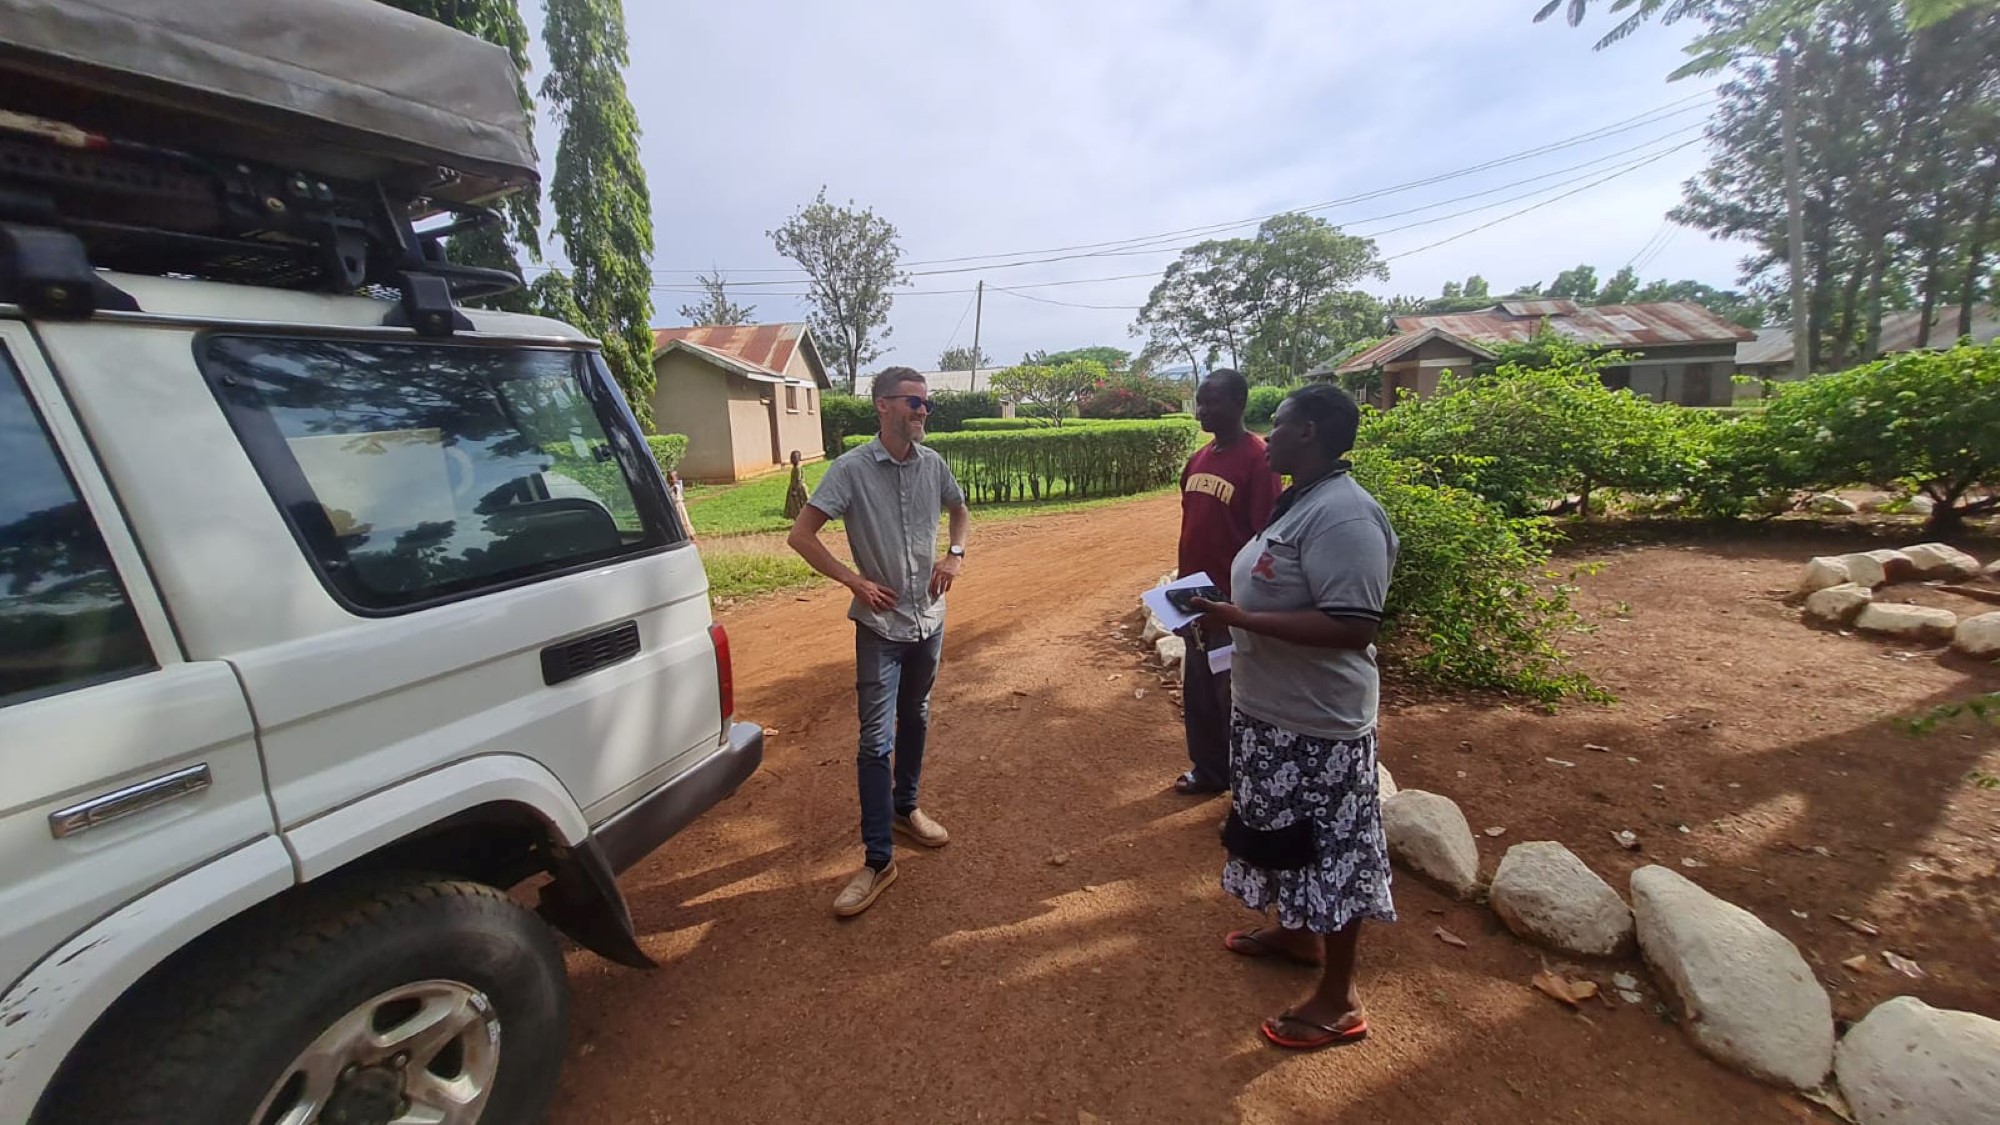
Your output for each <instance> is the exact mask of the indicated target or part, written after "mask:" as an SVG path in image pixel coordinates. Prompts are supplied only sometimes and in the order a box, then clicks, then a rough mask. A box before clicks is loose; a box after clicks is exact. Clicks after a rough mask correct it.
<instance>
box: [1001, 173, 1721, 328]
mask: <svg viewBox="0 0 2000 1125" xmlns="http://www.w3.org/2000/svg"><path fill="white" fill-rule="evenodd" d="M1698 143H1700V142H1699V141H1698V140H1694V141H1687V142H1684V143H1682V144H1678V145H1675V146H1673V147H1672V148H1669V149H1666V150H1664V151H1661V152H1657V153H1653V154H1650V155H1648V156H1646V157H1643V158H1641V159H1638V160H1634V161H1631V162H1629V163H1627V164H1626V165H1625V166H1624V167H1621V168H1618V169H1617V170H1615V171H1613V172H1612V173H1611V174H1610V175H1607V176H1602V177H1599V178H1598V179H1595V180H1592V181H1591V182H1589V183H1587V184H1583V185H1581V186H1579V187H1575V188H1570V189H1569V190H1567V191H1564V192H1561V193H1560V194H1558V195H1553V196H1550V197H1549V198H1547V199H1544V200H1541V201H1539V202H1537V203H1534V204H1532V205H1531V206H1528V207H1523V208H1521V209H1520V210H1518V211H1514V212H1510V213H1509V214H1506V215H1502V216H1500V217H1499V218H1497V219H1494V220H1492V221H1490V222H1485V223H1481V224H1479V225H1478V226H1475V227H1472V228H1470V229H1468V230H1463V231H1460V232H1458V233H1457V234H1454V235H1450V236H1449V237H1446V238H1441V239H1439V240H1438V241H1436V242H1432V243H1429V244H1427V245H1424V246H1419V247H1417V248H1416V249H1414V250H1404V251H1401V252H1400V253H1396V254H1390V255H1387V256H1386V257H1384V258H1383V259H1382V260H1383V261H1384V262H1391V261H1395V260H1396V259H1398V258H1407V257H1409V256H1411V255H1413V254H1421V253H1423V252H1424V251H1426V250H1430V249H1434V248H1436V247H1439V246H1443V245H1444V244H1445V243H1448V242H1455V241H1457V240H1458V239H1461V238H1465V237H1467V236H1468V235H1472V234H1477V233H1478V232H1480V231H1482V230H1486V229H1487V228H1489V227H1494V226H1498V225H1499V224H1501V223H1504V222H1506V221H1508V220H1509V219H1515V218H1519V217H1520V216H1522V215H1525V214H1527V213H1528V212H1530V211H1535V210H1538V209H1540V208H1542V207H1546V206H1548V205H1549V204H1551V203H1556V202H1560V201H1561V200H1564V199H1567V198H1569V197H1570V196H1573V195H1577V194H1579V193H1582V192H1585V191H1588V190H1590V189H1591V188H1594V187H1597V186H1599V185H1601V184H1605V183H1609V182H1610V181H1612V180H1615V179H1617V178H1618V177H1620V176H1623V175H1626V174H1628V173H1631V172H1635V171H1637V170H1638V169H1640V168H1643V167H1645V166H1646V165H1648V164H1653V163H1655V162H1657V161H1660V160H1664V159H1665V158H1667V157H1669V156H1672V155H1673V154H1674V153H1676V152H1679V151H1681V150H1682V149H1685V148H1688V147H1690V146H1692V145H1695V144H1698ZM1642 147H1643V146H1642ZM1556 186H1558V187H1565V186H1567V185H1556ZM1548 190H1550V189H1549V188H1539V189H1537V190H1535V191H1531V192H1524V193H1523V194H1521V195H1518V196H1513V197H1511V198H1508V199H1502V200H1498V201H1496V202H1493V203H1488V204H1483V205H1481V206H1478V207H1472V208H1468V209H1466V210H1464V211H1457V212H1453V213H1452V214H1450V215H1440V216H1436V217H1434V218H1430V219H1424V220H1421V221H1419V222H1415V223H1406V224H1404V225H1403V226H1400V227H1395V228H1393V229H1391V230H1387V231H1381V232H1378V234H1393V233H1396V232H1399V231H1404V230H1410V229H1413V228H1415V227H1420V226H1428V225H1430V224H1432V223H1439V222H1444V221H1446V220H1448V219H1455V218H1462V217H1464V216H1466V215H1470V214H1475V213H1477V212H1480V211H1486V210H1490V209H1492V208H1494V207H1502V206H1505V205H1507V204H1509V203H1517V202H1519V201H1521V200H1523V199H1528V198H1532V197H1533V196H1536V195H1540V194H1542V192H1545V191H1548ZM1481 194H1484V193H1481ZM1465 198H1472V197H1471V196H1467V197H1465ZM1370 237H1375V236H1374V235H1371V236H1370ZM1148 276H1150V275H1148ZM995 288H996V289H998V290H999V291H1000V292H1002V293H1013V295H1014V296H1016V297H1023V298H1026V299H1027V300H1030V301H1039V302H1041V303H1043V304H1047V305H1062V306H1064V307H1067V308H1078V309H1115V310H1121V311H1137V310H1138V309H1141V308H1143V307H1144V306H1142V305H1098V304H1086V303H1082V302H1077V301H1058V300H1054V299H1052V298H1048V297H1037V296H1035V295H1033V294H1031V293H1018V292H1015V291H1014V290H1013V289H1009V288H1001V287H998V286H996V287H995Z"/></svg>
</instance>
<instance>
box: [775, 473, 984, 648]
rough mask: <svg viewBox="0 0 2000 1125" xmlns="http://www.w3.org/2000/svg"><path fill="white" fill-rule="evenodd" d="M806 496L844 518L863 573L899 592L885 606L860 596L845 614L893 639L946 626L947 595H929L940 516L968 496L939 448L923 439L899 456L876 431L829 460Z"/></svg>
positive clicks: (917, 637) (917, 635) (910, 638)
mask: <svg viewBox="0 0 2000 1125" xmlns="http://www.w3.org/2000/svg"><path fill="white" fill-rule="evenodd" d="M809 503H811V504H812V506H813V507H815V508H818V509H819V510H820V511H822V512H825V513H826V514H827V516H828V518H830V519H837V520H842V521H844V522H845V523H846V526H847V546H848V549H849V550H850V551H852V552H853V554H854V568H855V569H856V570H858V571H860V572H861V577H863V578H866V579H868V580H869V581H870V582H874V583H877V584H879V585H882V586H887V587H888V588H889V589H891V590H894V591H895V592H896V605H895V608H893V609H890V610H888V611H887V612H878V611H876V610H873V609H870V608H868V607H867V606H866V605H863V604H862V602H861V599H859V598H856V599H855V600H854V602H853V603H852V604H851V605H849V606H848V608H847V616H849V617H851V618H853V619H854V620H855V621H858V622H860V623H861V624H863V625H866V626H868V627H869V628H870V629H873V630H875V632H877V633H879V634H881V635H882V636H884V637H887V638H888V639H889V640H892V641H921V640H926V639H928V638H929V637H930V636H931V635H932V634H933V633H936V632H937V631H938V630H939V629H942V628H944V599H943V598H941V597H940V598H933V597H931V568H932V567H933V566H935V565H936V563H937V529H938V517H939V516H940V515H941V514H942V513H943V512H944V511H945V510H946V509H948V508H956V507H959V506H960V505H962V504H964V503H965V492H964V490H962V489H960V488H959V487H958V481H957V479H956V478H954V477H953V476H952V475H951V467H950V466H948V465H946V464H945V463H944V458H943V457H940V456H938V454H937V451H936V450H932V449H926V448H924V447H923V445H922V444H921V443H920V444H918V445H915V446H913V447H911V449H910V456H909V458H908V459H907V460H904V461H898V460H896V459H895V458H893V457H891V456H889V451H888V450H887V449H885V448H883V446H882V439H881V438H879V437H878V438H876V439H875V440H874V441H871V442H869V443H868V444H867V445H862V446H856V447H855V448H853V449H850V450H848V451H847V452H846V453H843V454H841V455H840V456H839V457H836V458H834V462H833V464H831V465H828V466H827V468H826V475H825V476H824V477H821V478H820V482H819V487H818V488H817V489H815V490H814V491H813V494H812V499H811V500H810V501H809Z"/></svg>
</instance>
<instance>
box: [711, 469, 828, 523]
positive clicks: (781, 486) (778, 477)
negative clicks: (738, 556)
mask: <svg viewBox="0 0 2000 1125" xmlns="http://www.w3.org/2000/svg"><path fill="white" fill-rule="evenodd" d="M827 464H828V462H825V461H816V462H814V463H813V464H810V465H807V466H806V488H808V489H811V488H813V487H814V486H816V485H818V484H819V478H821V477H823V476H825V475H826V467H827ZM791 486H792V471H791V470H790V469H789V468H788V469H786V470H785V471H784V472H781V473H772V474H771V475H770V476H767V477H759V478H757V479H756V480H753V481H750V482H748V483H746V484H723V485H689V486H688V487H687V491H686V492H685V493H684V494H683V499H684V500H685V501H686V502H687V510H688V519H689V520H691V521H693V522H694V532H695V534H696V535H698V536H701V537H703V538H709V537H712V536H717V535H751V534H755V533H757V532H769V531H789V530H791V527H792V521H790V520H788V519H786V518H785V490H786V489H787V488H790V487H791Z"/></svg>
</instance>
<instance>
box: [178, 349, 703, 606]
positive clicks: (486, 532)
mask: <svg viewBox="0 0 2000 1125" xmlns="http://www.w3.org/2000/svg"><path fill="white" fill-rule="evenodd" d="M204 366H205V367H206V369H207V371H208V374H209V376H210V378H211V379H212V380H213V382H214V384H215V388H216V393H217V395H218V396H219V397H220V398H221V399H222V401H223V404H224V405H225V406H226V407H227V408H228V409H229V414H230V420H231V422H232V423H233V424H234V425H235V427H236V430H237V433H238V434H239V435H240V436H241V437H242V439H243V442H244V445H245V447H246V448H247V449H248V450H249V453H250V457H251V460H252V461H253V462H255V463H256V465H257V469H258V471H259V473H260V474H262V476H263V478H264V482H265V484H266V486H267V487H269V488H270V490H271V493H272V495H273V496H274V497H275V498H276V499H277V501H278V503H279V505H280V507H281V508H283V509H284V511H285V513H286V515H287V516H288V517H289V518H290V520H291V522H292V524H293V527H294V529H295V530H296V532H297V533H298V536H299V538H300V540H301V542H302V543H303V544H304V545H305V547H306V549H307V553H308V555H309V556H310V557H311V558H312V560H313V562H314V564H315V565H316V566H317V568H318V569H319V572H320V574H321V575H322V577H323V578H324V579H325V581H326V582H327V584H328V586H329V587H330V588H331V589H332V590H333V591H334V593H335V594H337V595H339V596H340V597H342V598H343V599H344V600H345V601H347V602H348V603H349V604H350V605H352V606H353V607H355V608H357V609H360V610H363V611H377V612H388V611H395V610H401V609H407V608H412V607H415V606H417V605H421V604H426V603H430V602H435V601H440V600H446V599H450V598H453V597H460V596H470V595H474V594H481V593H486V592H488V591H491V590H495V589H499V588H502V587H506V586H512V585H517V584H519V583H522V582H527V581H534V580H537V579H540V578H545V577H551V576H554V575H556V574H562V573H567V572H569V571H571V570H574V569H577V568H579V567H584V566H590V565H595V564H600V563H603V562H606V561H611V560H616V559H620V558H625V557H629V556H633V555H638V554H643V553H645V552H648V551H652V550H656V549H659V548H663V547H666V546H669V545H671V544H672V543H674V542H677V541H679V540H680V539H681V538H683V536H682V535H681V533H680V530H679V528H678V527H677V526H676V525H675V523H674V521H673V516H672V515H671V512H670V510H669V507H668V505H667V503H666V501H665V496H664V490H663V488H662V487H661V486H660V483H659V480H658V478H659V473H658V471H657V470H656V469H654V468H653V467H652V461H651V455H650V453H649V451H648V450H647V448H646V446H645V445H644V443H643V442H642V441H641V440H640V439H639V437H638V436H637V435H636V434H633V433H630V432H629V425H628V424H627V423H626V422H625V421H624V419H623V415H622V411H620V410H619V409H618V404H617V401H616V399H615V398H614V397H613V395H612V392H611V389H610V383H609V373H608V372H606V371H605V370H604V367H603V360H602V359H601V358H600V357H598V356H596V355H594V354H590V353H584V352H572V351H562V350H554V349H527V348H496V347H476V346H468V345H459V344H403V343H394V344H390V343H378V342H369V341H359V340H313V339H301V338H253V337H241V336H218V337H214V338H211V339H210V340H209V341H208V344H207V348H206V354H205V356H204Z"/></svg>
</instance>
